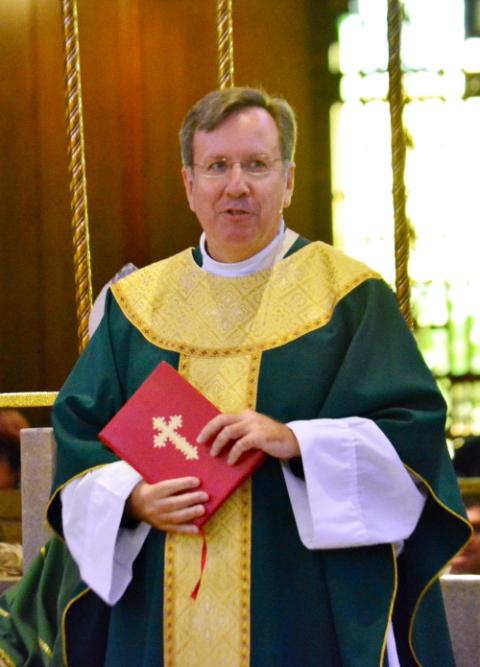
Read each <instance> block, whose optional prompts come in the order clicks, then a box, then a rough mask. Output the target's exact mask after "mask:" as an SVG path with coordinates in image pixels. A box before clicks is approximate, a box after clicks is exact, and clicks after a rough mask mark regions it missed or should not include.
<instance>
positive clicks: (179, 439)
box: [153, 415, 198, 461]
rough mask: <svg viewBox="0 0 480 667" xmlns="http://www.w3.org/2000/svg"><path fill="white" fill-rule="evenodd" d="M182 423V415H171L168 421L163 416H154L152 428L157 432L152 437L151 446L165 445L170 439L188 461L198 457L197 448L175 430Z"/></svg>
mask: <svg viewBox="0 0 480 667" xmlns="http://www.w3.org/2000/svg"><path fill="white" fill-rule="evenodd" d="M182 425H183V418H182V415H173V416H172V417H170V419H169V420H168V421H166V420H165V419H164V418H163V417H154V418H153V428H154V430H155V431H158V432H159V433H157V434H156V435H154V437H153V446H154V447H165V446H166V444H167V442H168V441H170V442H171V443H172V445H174V446H175V447H176V449H178V450H179V451H180V452H182V454H183V455H184V456H185V458H186V459H187V460H188V461H191V460H192V459H198V448H197V447H195V445H191V444H190V443H189V442H188V440H187V439H186V438H184V436H183V435H181V434H180V433H178V432H177V429H179V428H180V427H181V426H182Z"/></svg>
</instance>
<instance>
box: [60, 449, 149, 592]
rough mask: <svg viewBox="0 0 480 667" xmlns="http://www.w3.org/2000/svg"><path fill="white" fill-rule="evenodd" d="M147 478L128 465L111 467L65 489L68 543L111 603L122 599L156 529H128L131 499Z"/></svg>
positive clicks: (90, 581) (92, 584) (84, 576)
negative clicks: (123, 523) (125, 516)
mask: <svg viewBox="0 0 480 667" xmlns="http://www.w3.org/2000/svg"><path fill="white" fill-rule="evenodd" d="M141 479H142V477H141V476H140V475H139V474H138V473H137V472H136V470H134V469H133V468H132V467H131V466H129V465H128V463H125V461H117V462H115V463H110V464H108V465H106V466H103V467H102V468H97V469H96V470H92V471H91V472H88V473H86V474H85V475H84V476H83V477H79V478H76V479H74V480H73V481H71V482H70V483H69V484H67V486H66V487H65V488H64V489H63V490H62V492H61V494H62V520H63V532H64V536H65V541H66V543H67V546H68V548H69V550H70V553H71V554H72V557H73V559H74V560H75V562H76V563H77V565H78V568H79V570H80V575H81V577H82V579H83V581H84V582H85V583H86V584H87V585H88V586H89V587H90V588H91V589H92V590H93V591H95V593H96V594H97V595H98V596H99V597H101V598H102V600H104V601H105V602H107V603H108V604H115V603H116V602H118V600H119V599H120V598H121V597H122V595H123V593H124V592H125V590H126V588H127V586H128V584H129V583H130V581H131V579H132V565H133V562H134V560H135V558H136V557H137V555H138V553H139V552H140V549H141V548H142V546H143V543H144V541H145V539H146V537H147V535H148V532H149V530H150V526H149V525H148V524H146V523H143V522H140V523H139V524H138V525H137V526H136V527H134V528H132V529H130V528H123V527H122V526H121V525H120V522H121V520H122V516H123V511H124V507H125V501H126V499H127V498H128V496H129V495H130V493H131V491H132V489H133V488H134V486H135V485H136V484H137V483H138V482H139V481H140V480H141Z"/></svg>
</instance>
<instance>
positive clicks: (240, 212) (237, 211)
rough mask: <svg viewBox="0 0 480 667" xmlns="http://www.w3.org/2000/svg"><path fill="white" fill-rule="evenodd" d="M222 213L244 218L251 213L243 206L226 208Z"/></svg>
mask: <svg viewBox="0 0 480 667" xmlns="http://www.w3.org/2000/svg"><path fill="white" fill-rule="evenodd" d="M222 213H223V214H224V215H228V216H229V217H233V218H244V217H247V216H249V215H251V214H252V212H251V211H249V210H247V209H244V208H226V209H224V210H223V211H222Z"/></svg>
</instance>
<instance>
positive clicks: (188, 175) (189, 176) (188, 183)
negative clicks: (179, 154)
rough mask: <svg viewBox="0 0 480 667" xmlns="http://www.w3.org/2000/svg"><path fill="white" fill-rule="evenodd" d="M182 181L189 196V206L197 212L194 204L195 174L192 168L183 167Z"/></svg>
mask: <svg viewBox="0 0 480 667" xmlns="http://www.w3.org/2000/svg"><path fill="white" fill-rule="evenodd" d="M182 180H183V185H184V187H185V194H186V195H187V200H188V204H189V206H190V210H191V211H193V212H195V208H194V203H193V200H194V198H193V173H192V168H191V167H185V166H184V167H182Z"/></svg>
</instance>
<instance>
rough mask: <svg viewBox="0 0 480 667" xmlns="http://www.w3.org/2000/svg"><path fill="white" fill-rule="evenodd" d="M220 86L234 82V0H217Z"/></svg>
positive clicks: (232, 84) (224, 86) (227, 86)
mask: <svg viewBox="0 0 480 667" xmlns="http://www.w3.org/2000/svg"><path fill="white" fill-rule="evenodd" d="M217 46H218V87H219V88H220V89H221V90H223V88H232V87H233V86H234V83H233V11H232V0H217Z"/></svg>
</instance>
